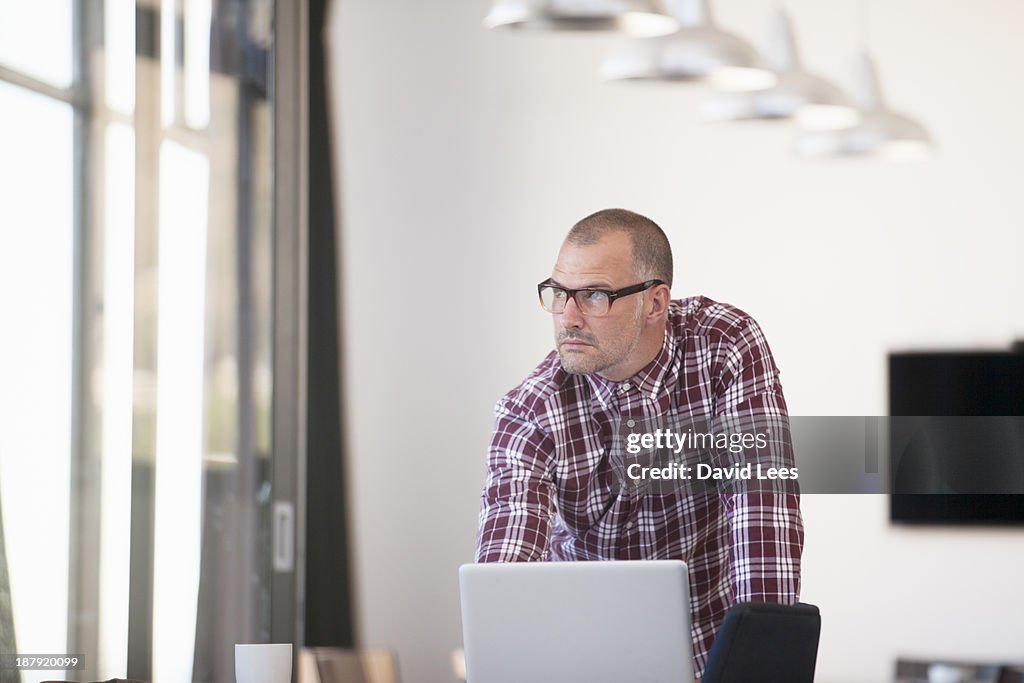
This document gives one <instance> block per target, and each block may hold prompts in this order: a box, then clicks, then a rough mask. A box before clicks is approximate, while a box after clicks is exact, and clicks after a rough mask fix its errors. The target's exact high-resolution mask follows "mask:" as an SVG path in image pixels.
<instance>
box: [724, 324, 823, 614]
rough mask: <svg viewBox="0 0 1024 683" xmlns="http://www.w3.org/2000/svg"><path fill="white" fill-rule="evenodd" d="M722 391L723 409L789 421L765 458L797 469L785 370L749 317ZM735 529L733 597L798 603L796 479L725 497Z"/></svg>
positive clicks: (731, 353) (731, 352)
mask: <svg viewBox="0 0 1024 683" xmlns="http://www.w3.org/2000/svg"><path fill="white" fill-rule="evenodd" d="M724 362H725V368H724V370H723V373H722V375H721V378H722V382H721V384H720V391H719V393H718V399H719V403H718V411H717V412H719V413H720V414H724V415H729V416H736V417H739V418H741V419H742V421H743V422H745V423H747V424H762V425H763V424H776V425H777V424H780V423H781V424H783V425H785V429H783V430H782V434H781V435H780V436H779V437H778V438H773V439H771V440H770V441H769V446H768V449H767V450H768V452H766V453H761V454H759V455H758V459H759V461H764V462H766V463H768V464H770V465H771V466H784V467H793V447H792V441H791V438H790V433H789V429H788V415H787V408H786V401H785V398H784V397H783V394H782V385H781V384H780V382H779V371H778V368H777V367H776V365H775V361H774V359H773V358H772V354H771V350H770V349H769V348H768V343H767V341H766V340H765V337H764V334H763V333H762V331H761V329H760V327H759V326H758V325H757V323H756V322H755V321H753V320H752V319H749V318H748V319H747V320H746V322H745V324H744V325H743V326H742V327H741V329H740V331H739V333H738V335H737V336H736V337H735V339H734V342H733V345H732V346H731V347H730V348H729V349H728V351H727V353H726V355H725V361H724ZM722 504H723V508H724V510H725V513H726V519H727V520H728V523H729V529H730V537H731V538H730V540H731V543H730V550H729V554H730V579H731V586H732V593H733V601H734V602H773V603H782V604H792V603H795V602H797V601H798V600H799V598H800V560H801V556H802V554H803V545H804V528H803V519H802V517H801V515H800V489H799V485H798V484H797V483H796V482H794V481H788V482H784V483H781V484H780V485H777V486H776V485H768V486H764V485H758V484H755V485H753V486H750V487H748V488H747V489H745V490H744V489H739V490H737V491H736V492H734V493H726V494H723V496H722Z"/></svg>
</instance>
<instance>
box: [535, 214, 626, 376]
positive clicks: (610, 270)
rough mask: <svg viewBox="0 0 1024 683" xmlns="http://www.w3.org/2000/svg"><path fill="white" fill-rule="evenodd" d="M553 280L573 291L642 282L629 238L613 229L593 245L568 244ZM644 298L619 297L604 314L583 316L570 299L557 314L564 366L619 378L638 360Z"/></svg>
mask: <svg viewBox="0 0 1024 683" xmlns="http://www.w3.org/2000/svg"><path fill="white" fill-rule="evenodd" d="M551 279H552V280H553V281H554V283H555V284H557V285H560V286H562V287H566V288H569V289H582V288H586V287H590V288H594V289H605V290H616V289H622V288H623V287H629V286H630V285H635V284H637V282H638V279H637V276H636V273H635V272H634V267H633V247H632V243H631V241H630V239H629V236H628V235H627V234H626V233H622V232H612V233H609V234H607V235H605V236H604V237H603V238H602V239H601V240H600V241H599V242H597V243H596V244H591V245H588V246H583V245H578V244H570V243H565V244H563V245H562V249H561V250H560V251H559V252H558V261H557V262H556V263H555V267H554V270H553V271H552V272H551ZM644 298H645V297H644V293H640V294H633V295H631V296H627V297H624V298H622V299H618V300H616V301H614V302H612V307H611V308H610V309H609V310H608V313H606V314H605V315H603V316H598V317H595V316H585V315H583V313H581V312H580V309H579V307H578V306H577V305H576V301H575V300H574V299H572V298H570V299H569V300H568V301H567V302H566V304H565V311H564V312H563V313H554V314H552V316H551V317H552V318H553V320H554V324H555V346H556V348H557V349H558V354H559V355H560V356H561V357H562V367H563V368H565V370H566V371H567V372H570V373H572V374H591V373H599V374H601V375H604V376H607V377H615V376H616V375H617V374H618V371H619V370H620V369H621V366H623V365H627V364H628V363H629V362H630V361H631V360H632V357H633V355H634V354H635V352H636V349H637V346H638V344H639V342H640V334H641V332H642V330H643V310H644V309H643V303H644Z"/></svg>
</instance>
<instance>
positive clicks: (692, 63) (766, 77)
mask: <svg viewBox="0 0 1024 683" xmlns="http://www.w3.org/2000/svg"><path fill="white" fill-rule="evenodd" d="M666 2H667V5H668V8H669V15H671V16H672V17H673V18H674V19H675V20H676V21H678V22H679V29H678V30H677V31H676V32H675V33H670V34H669V35H666V36H661V37H659V38H647V39H633V40H627V41H625V42H623V43H622V44H621V45H619V46H617V47H616V48H615V49H613V50H612V52H611V53H610V54H609V55H608V57H607V58H606V59H605V61H604V64H603V65H602V66H601V71H602V74H603V75H604V77H605V78H607V79H608V80H659V81H700V82H708V83H711V84H712V85H714V86H715V87H718V88H720V89H723V90H758V89H761V88H768V87H771V86H772V85H774V84H775V74H773V73H772V72H771V71H770V70H768V69H766V68H765V67H764V66H763V65H762V63H761V58H760V57H759V55H758V54H757V50H755V49H754V47H753V46H752V45H751V44H750V43H748V42H747V41H746V40H744V39H743V38H741V37H739V36H737V35H735V34H733V33H729V32H728V31H723V30H722V29H720V28H718V27H717V26H716V25H715V22H714V19H713V18H712V16H711V8H710V6H709V5H708V0H666Z"/></svg>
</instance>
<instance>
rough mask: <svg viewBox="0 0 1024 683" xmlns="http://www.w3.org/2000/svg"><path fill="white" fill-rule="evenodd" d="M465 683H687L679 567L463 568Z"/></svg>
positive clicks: (684, 584)
mask: <svg viewBox="0 0 1024 683" xmlns="http://www.w3.org/2000/svg"><path fill="white" fill-rule="evenodd" d="M459 583H460V590H461V594H462V633H463V643H464V646H465V652H466V675H467V681H468V683H625V682H629V683H641V682H643V683H680V681H684V682H685V683H689V682H690V681H693V645H692V641H691V635H690V591H689V582H688V575H687V571H686V564H685V563H683V562H680V561H676V560H668V561H620V562H526V563H509V564H465V565H462V567H460V568H459Z"/></svg>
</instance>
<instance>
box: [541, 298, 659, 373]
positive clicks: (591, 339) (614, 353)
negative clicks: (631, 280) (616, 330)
mask: <svg viewBox="0 0 1024 683" xmlns="http://www.w3.org/2000/svg"><path fill="white" fill-rule="evenodd" d="M642 319H643V301H642V300H641V301H640V303H638V305H637V307H636V312H635V314H634V316H633V330H632V332H633V333H632V335H631V338H630V339H629V340H628V341H626V340H623V339H622V338H621V337H620V338H617V339H612V340H609V341H606V342H604V343H603V344H601V343H599V342H598V341H597V338H596V337H595V336H594V335H592V334H587V333H585V332H581V331H580V330H575V329H565V330H562V331H561V332H560V333H559V334H558V337H557V348H558V355H559V357H560V358H561V359H562V369H563V370H565V371H566V372H568V373H569V374H570V375H593V374H595V373H599V372H603V371H604V370H607V369H608V368H611V367H614V366H616V365H618V364H619V363H621V362H622V361H624V360H625V359H627V358H629V357H630V356H631V355H632V354H633V352H634V351H636V348H637V346H639V345H640V334H641V332H642V327H641V325H640V321H641V320H642ZM566 339H580V340H582V341H585V342H587V343H588V344H591V345H592V346H591V348H589V349H587V350H586V351H584V352H568V353H563V352H562V347H561V343H562V342H563V341H565V340H566ZM623 342H625V343H623Z"/></svg>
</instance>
